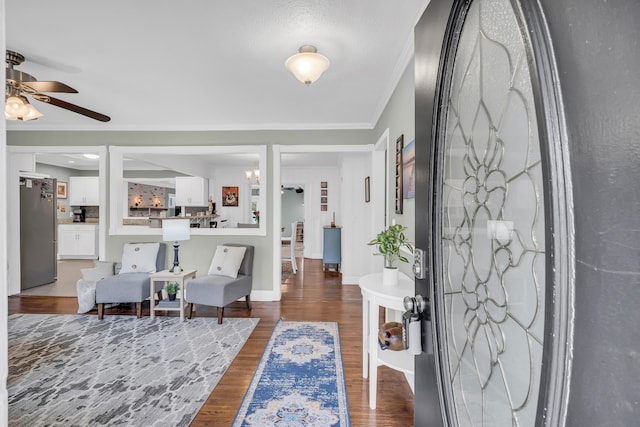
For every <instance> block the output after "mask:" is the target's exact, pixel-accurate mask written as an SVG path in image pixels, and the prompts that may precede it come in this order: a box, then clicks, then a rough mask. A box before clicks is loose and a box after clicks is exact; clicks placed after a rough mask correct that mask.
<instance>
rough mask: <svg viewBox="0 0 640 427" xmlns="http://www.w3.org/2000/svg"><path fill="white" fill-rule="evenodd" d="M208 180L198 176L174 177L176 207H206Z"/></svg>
mask: <svg viewBox="0 0 640 427" xmlns="http://www.w3.org/2000/svg"><path fill="white" fill-rule="evenodd" d="M208 201H209V180H207V179H205V178H200V177H198V176H178V177H176V206H207V203H208Z"/></svg>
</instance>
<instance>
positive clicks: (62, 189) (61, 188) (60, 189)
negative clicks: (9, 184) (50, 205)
mask: <svg viewBox="0 0 640 427" xmlns="http://www.w3.org/2000/svg"><path fill="white" fill-rule="evenodd" d="M56 197H57V198H58V199H66V198H67V183H66V182H64V181H58V183H57V185H56Z"/></svg>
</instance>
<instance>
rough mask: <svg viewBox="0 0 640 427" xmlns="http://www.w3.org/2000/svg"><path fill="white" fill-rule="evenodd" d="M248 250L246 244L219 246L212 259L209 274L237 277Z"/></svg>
mask: <svg viewBox="0 0 640 427" xmlns="http://www.w3.org/2000/svg"><path fill="white" fill-rule="evenodd" d="M246 250H247V248H245V247H244V246H218V247H217V248H216V253H215V255H214V256H213V260H211V266H210V267H209V274H210V275H214V276H227V277H231V278H234V279H235V278H237V277H238V270H239V269H240V265H241V264H242V260H243V259H244V253H245V252H246Z"/></svg>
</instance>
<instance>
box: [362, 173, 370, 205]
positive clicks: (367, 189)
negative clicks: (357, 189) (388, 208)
mask: <svg viewBox="0 0 640 427" xmlns="http://www.w3.org/2000/svg"><path fill="white" fill-rule="evenodd" d="M364 201H365V203H369V201H371V182H370V178H369V177H366V178H365V179H364Z"/></svg>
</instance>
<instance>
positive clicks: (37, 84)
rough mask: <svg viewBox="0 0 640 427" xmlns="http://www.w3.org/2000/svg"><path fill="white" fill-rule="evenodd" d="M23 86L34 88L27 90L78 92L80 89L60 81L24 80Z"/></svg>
mask: <svg viewBox="0 0 640 427" xmlns="http://www.w3.org/2000/svg"><path fill="white" fill-rule="evenodd" d="M22 86H27V87H28V88H30V89H32V90H31V91H29V90H27V92H63V93H78V91H77V90H75V89H74V88H72V87H71V86H67V85H66V84H64V83H60V82H41V81H33V82H22Z"/></svg>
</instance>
